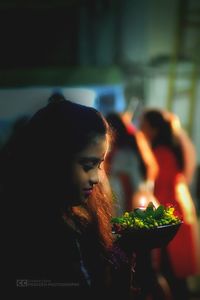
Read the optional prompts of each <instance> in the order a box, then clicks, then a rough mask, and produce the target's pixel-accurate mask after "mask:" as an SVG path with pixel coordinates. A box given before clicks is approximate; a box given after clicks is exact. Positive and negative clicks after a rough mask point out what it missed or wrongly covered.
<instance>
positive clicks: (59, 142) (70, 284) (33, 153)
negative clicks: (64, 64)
mask: <svg viewBox="0 0 200 300" xmlns="http://www.w3.org/2000/svg"><path fill="white" fill-rule="evenodd" d="M109 147H110V128H109V126H108V124H107V122H106V121H105V119H104V118H103V116H102V115H101V114H100V113H99V112H98V111H96V110H95V109H94V108H90V107H86V106H82V105H78V104H75V103H72V102H70V101H66V100H65V99H63V98H62V99H60V101H56V102H52V103H51V102H50V103H49V104H48V105H47V106H46V107H44V108H42V109H41V110H39V111H38V112H37V113H36V114H35V115H34V116H33V117H32V118H31V119H30V120H29V121H28V123H27V124H26V126H24V128H23V130H22V132H21V135H20V137H19V136H18V139H17V140H16V141H15V143H12V149H7V157H6V160H7V162H8V163H7V164H5V163H4V166H5V165H6V167H5V168H4V182H3V184H2V187H1V188H2V194H3V197H4V202H5V203H7V205H8V209H9V211H10V218H9V222H8V224H7V228H8V229H9V235H8V236H9V239H8V241H7V243H8V246H9V248H11V247H12V249H13V252H14V253H13V254H14V260H13V261H12V262H13V265H12V267H14V273H15V280H16V284H17V287H18V288H19V287H22V286H23V285H25V286H27V287H33V286H34V287H37V286H39V287H41V286H42V287H51V286H53V287H64V288H67V291H68V290H69V294H66V295H67V299H75V296H76V295H77V296H78V297H79V296H80V295H81V296H82V297H83V296H87V297H91V298H92V297H93V299H97V297H98V296H99V295H107V296H108V295H110V296H114V295H116V293H117V294H118V293H124V296H125V298H126V293H127V297H128V294H129V287H130V283H129V281H128V276H129V269H128V265H127V260H126V257H123V255H121V253H120V254H119V255H118V258H116V255H115V254H114V252H113V249H114V248H113V236H112V231H111V224H110V219H111V216H112V196H111V193H110V188H109V184H108V181H107V177H106V174H105V171H104V162H105V160H106V156H107V153H108V151H109ZM115 252H116V251H115ZM115 262H117V264H115ZM116 266H117V267H116ZM116 268H117V271H115V269H116ZM122 270H124V271H122ZM120 274H122V277H123V280H120V276H121V275H120ZM124 274H126V275H127V278H126V275H124ZM124 276H125V277H124ZM113 278H114V279H113ZM124 278H126V279H127V280H125V279H124ZM121 279H122V278H121ZM119 282H120V284H119ZM69 295H71V298H69Z"/></svg>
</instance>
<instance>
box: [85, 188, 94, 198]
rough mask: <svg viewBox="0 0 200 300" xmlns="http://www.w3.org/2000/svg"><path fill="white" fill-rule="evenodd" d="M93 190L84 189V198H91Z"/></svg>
mask: <svg viewBox="0 0 200 300" xmlns="http://www.w3.org/2000/svg"><path fill="white" fill-rule="evenodd" d="M92 190H93V189H83V193H84V196H86V197H89V196H90V195H91V194H92Z"/></svg>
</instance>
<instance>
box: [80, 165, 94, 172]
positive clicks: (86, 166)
mask: <svg viewBox="0 0 200 300" xmlns="http://www.w3.org/2000/svg"><path fill="white" fill-rule="evenodd" d="M93 167H94V166H93V165H83V169H84V171H86V172H87V171H90V170H92V168H93Z"/></svg>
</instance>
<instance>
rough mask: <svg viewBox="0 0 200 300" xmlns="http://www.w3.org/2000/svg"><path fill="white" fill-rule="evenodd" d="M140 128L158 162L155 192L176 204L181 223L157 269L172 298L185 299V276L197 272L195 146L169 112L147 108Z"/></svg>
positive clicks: (198, 268)
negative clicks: (193, 183)
mask: <svg viewBox="0 0 200 300" xmlns="http://www.w3.org/2000/svg"><path fill="white" fill-rule="evenodd" d="M140 128H141V130H142V131H143V133H144V134H145V136H146V138H147V139H148V141H149V143H150V145H151V146H152V149H153V152H154V155H155V158H156V160H157V163H158V166H159V173H158V176H157V177H156V180H155V187H154V194H155V197H156V198H157V199H158V201H159V202H160V203H161V204H163V205H168V204H169V203H170V204H171V205H173V206H175V208H176V210H177V212H178V213H179V214H180V215H181V216H182V218H183V224H182V225H181V228H180V230H179V232H178V233H177V235H176V236H175V238H174V239H173V240H172V241H171V242H170V243H169V245H168V246H167V248H166V249H161V252H160V270H161V272H162V273H163V274H164V275H165V276H166V278H167V279H168V282H169V284H170V287H171V290H172V295H173V297H174V298H173V299H175V300H179V299H180V300H183V299H188V297H189V296H188V288H187V277H188V276H190V275H196V274H199V273H200V264H199V253H200V251H199V233H198V223H197V213H196V208H195V205H194V202H193V200H192V197H191V194H190V190H189V184H190V183H191V181H192V177H193V174H194V171H195V165H196V159H195V157H196V153H195V148H194V146H193V144H192V142H191V140H190V139H189V137H188V136H187V134H186V132H185V131H184V130H183V129H182V128H181V126H180V122H179V119H178V118H177V117H176V116H175V115H173V114H172V113H169V112H165V111H161V110H158V109H147V110H146V111H144V112H143V114H142V116H141V120H140Z"/></svg>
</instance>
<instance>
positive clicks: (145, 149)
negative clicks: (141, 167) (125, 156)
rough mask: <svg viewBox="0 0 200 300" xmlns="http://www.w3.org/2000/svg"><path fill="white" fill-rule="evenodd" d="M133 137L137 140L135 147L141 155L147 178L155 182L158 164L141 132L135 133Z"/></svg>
mask: <svg viewBox="0 0 200 300" xmlns="http://www.w3.org/2000/svg"><path fill="white" fill-rule="evenodd" d="M135 137H136V140H137V145H138V147H139V150H140V153H141V155H142V158H143V161H144V163H145V165H146V166H147V178H148V179H150V180H153V181H154V180H155V178H156V176H157V174H158V164H157V162H156V159H155V157H154V155H153V152H152V150H151V148H150V146H149V144H148V142H147V140H146V138H145V136H144V134H143V133H142V132H141V131H139V130H138V131H136V133H135Z"/></svg>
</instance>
